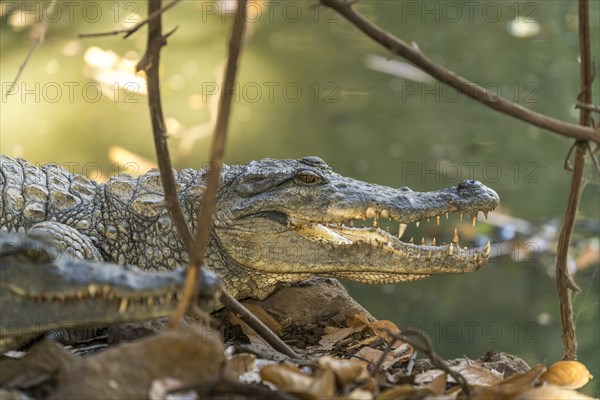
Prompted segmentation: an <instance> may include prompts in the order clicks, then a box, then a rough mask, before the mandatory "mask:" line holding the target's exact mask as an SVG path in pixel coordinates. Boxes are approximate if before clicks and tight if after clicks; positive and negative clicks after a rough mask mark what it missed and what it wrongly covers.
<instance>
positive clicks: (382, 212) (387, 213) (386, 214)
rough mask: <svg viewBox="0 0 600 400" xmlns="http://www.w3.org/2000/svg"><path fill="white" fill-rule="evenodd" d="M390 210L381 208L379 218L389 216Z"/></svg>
mask: <svg viewBox="0 0 600 400" xmlns="http://www.w3.org/2000/svg"><path fill="white" fill-rule="evenodd" d="M389 217H390V212H389V211H388V210H381V218H389Z"/></svg>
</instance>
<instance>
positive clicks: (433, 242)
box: [431, 238, 435, 246]
mask: <svg viewBox="0 0 600 400" xmlns="http://www.w3.org/2000/svg"><path fill="white" fill-rule="evenodd" d="M431 245H432V246H435V238H433V240H432V241H431Z"/></svg>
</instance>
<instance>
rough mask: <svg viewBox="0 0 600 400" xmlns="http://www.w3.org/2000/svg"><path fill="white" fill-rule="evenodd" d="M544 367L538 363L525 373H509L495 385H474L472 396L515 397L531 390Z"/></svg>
mask: <svg viewBox="0 0 600 400" xmlns="http://www.w3.org/2000/svg"><path fill="white" fill-rule="evenodd" d="M545 369H546V367H545V366H544V365H543V364H538V365H536V366H535V367H533V368H531V369H530V370H529V371H527V372H525V373H521V374H514V375H511V376H510V377H508V378H506V379H505V380H503V381H502V382H498V383H497V384H495V385H492V386H487V387H485V386H478V387H475V390H474V393H473V396H472V398H473V399H474V400H479V399H481V400H483V399H486V400H487V399H490V400H494V399H506V398H513V397H516V396H518V395H520V394H521V393H525V392H527V391H528V390H531V389H532V388H533V386H534V385H535V383H536V382H537V380H538V378H539V377H540V375H541V374H542V373H543V372H544V371H545Z"/></svg>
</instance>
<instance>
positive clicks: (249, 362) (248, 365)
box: [229, 353, 256, 377]
mask: <svg viewBox="0 0 600 400" xmlns="http://www.w3.org/2000/svg"><path fill="white" fill-rule="evenodd" d="M229 366H230V367H231V370H232V371H233V373H234V374H235V376H237V377H239V376H240V375H242V374H245V373H246V372H249V371H252V370H254V369H256V356H255V355H254V354H250V353H241V354H234V355H233V357H231V360H229Z"/></svg>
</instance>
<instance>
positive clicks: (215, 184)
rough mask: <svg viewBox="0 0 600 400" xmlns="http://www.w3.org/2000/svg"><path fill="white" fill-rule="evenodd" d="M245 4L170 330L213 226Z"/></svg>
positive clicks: (192, 286) (242, 1)
mask: <svg viewBox="0 0 600 400" xmlns="http://www.w3.org/2000/svg"><path fill="white" fill-rule="evenodd" d="M246 4H247V0H238V3H237V9H236V12H235V18H234V21H233V27H232V30H231V37H230V39H229V56H228V58H227V66H226V69H225V83H224V85H223V91H222V92H221V98H220V103H219V111H218V114H217V123H216V126H215V132H214V136H213V142H212V148H211V153H210V163H209V164H208V168H207V171H206V190H205V191H204V194H203V195H202V204H201V209H200V212H199V213H198V220H197V223H196V229H197V230H196V239H195V241H194V246H193V247H192V248H191V252H190V253H189V254H190V264H189V266H188V268H187V277H186V281H185V285H184V289H183V294H182V298H181V301H180V302H179V304H178V306H177V309H176V310H175V312H174V313H173V315H172V317H171V326H176V325H177V324H178V323H179V320H180V319H181V317H182V316H183V315H184V314H185V312H186V310H187V309H188V307H189V305H190V304H191V301H192V297H193V296H194V293H195V291H196V282H197V281H198V280H197V277H198V273H199V272H198V271H199V269H200V265H202V263H203V262H204V256H205V254H204V251H205V245H206V244H207V243H208V236H209V233H210V229H211V226H212V216H213V211H214V209H215V205H216V203H217V192H218V189H219V180H220V177H221V168H222V164H223V154H224V152H225V139H226V138H227V127H228V124H229V114H230V111H231V99H232V98H233V93H234V86H235V75H236V72H237V64H238V58H239V55H240V52H241V49H242V43H243V38H244V30H245V27H246V11H247V10H246Z"/></svg>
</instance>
